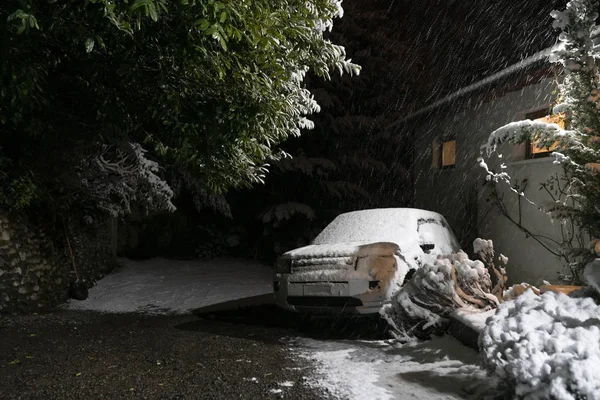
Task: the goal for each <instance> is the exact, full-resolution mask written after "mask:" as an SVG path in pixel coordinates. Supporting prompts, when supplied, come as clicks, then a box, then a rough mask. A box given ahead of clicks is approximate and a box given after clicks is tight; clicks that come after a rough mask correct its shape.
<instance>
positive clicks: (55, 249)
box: [0, 210, 116, 313]
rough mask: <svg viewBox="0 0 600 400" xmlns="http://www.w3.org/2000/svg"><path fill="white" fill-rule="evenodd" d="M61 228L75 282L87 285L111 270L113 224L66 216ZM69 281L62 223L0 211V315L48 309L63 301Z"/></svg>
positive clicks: (69, 272)
mask: <svg viewBox="0 0 600 400" xmlns="http://www.w3.org/2000/svg"><path fill="white" fill-rule="evenodd" d="M67 226H68V229H67V231H68V236H69V241H70V243H71V246H72V248H73V253H74V257H75V263H76V265H77V267H78V271H79V275H80V278H81V279H85V280H86V281H87V282H88V283H89V285H91V284H92V283H93V282H94V281H95V280H96V279H97V278H99V277H101V276H103V275H104V274H106V273H108V272H110V271H111V270H112V269H113V267H114V266H115V262H116V255H115V251H114V248H115V238H116V226H115V223H114V221H111V220H107V221H102V222H98V223H91V224H85V223H84V222H83V221H81V222H79V221H75V220H73V218H72V219H70V220H67ZM74 280H75V275H74V272H73V266H72V263H71V258H70V255H69V252H68V249H67V246H66V239H65V230H64V228H63V226H62V223H61V224H60V225H59V224H56V226H52V225H51V224H49V223H43V222H41V221H38V220H34V219H32V218H30V217H28V216H26V215H23V214H15V213H12V214H9V213H7V212H6V211H3V210H0V313H15V312H17V313H31V312H39V311H47V310H50V309H52V308H54V307H56V306H57V305H59V304H61V303H64V302H65V301H66V300H67V299H68V295H69V285H70V283H71V282H72V281H74Z"/></svg>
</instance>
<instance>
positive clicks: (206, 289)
mask: <svg viewBox="0 0 600 400" xmlns="http://www.w3.org/2000/svg"><path fill="white" fill-rule="evenodd" d="M119 262H120V264H121V265H122V267H121V268H119V269H117V270H116V271H114V272H113V273H112V274H110V275H108V276H106V277H105V278H103V279H101V280H100V281H98V284H97V285H96V286H94V287H93V288H92V289H90V292H89V298H88V299H87V300H84V301H77V300H71V302H70V303H69V304H68V305H67V307H68V308H70V309H76V310H94V311H101V312H116V313H124V312H147V313H154V314H158V313H165V314H167V313H173V314H181V313H186V312H190V311H191V310H194V309H196V308H201V307H206V306H211V305H215V304H220V303H225V302H227V301H232V300H238V299H243V298H248V297H253V296H260V295H265V294H270V293H272V292H273V286H272V285H273V283H272V270H271V269H270V268H269V267H268V266H267V265H264V264H260V263H257V262H255V261H252V260H243V259H213V260H166V259H162V258H155V259H152V260H145V261H133V260H128V259H121V260H119Z"/></svg>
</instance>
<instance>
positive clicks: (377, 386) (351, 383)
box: [296, 336, 496, 400]
mask: <svg viewBox="0 0 600 400" xmlns="http://www.w3.org/2000/svg"><path fill="white" fill-rule="evenodd" d="M296 344H297V345H299V348H298V347H296V349H297V351H299V352H300V355H301V356H303V357H305V358H307V359H309V360H312V361H314V362H316V364H317V367H316V370H315V372H314V374H313V375H312V376H310V377H309V379H308V380H307V384H308V385H309V386H311V387H314V388H317V389H321V390H326V391H327V392H329V394H331V395H333V396H336V397H339V398H345V399H353V400H363V399H364V400H388V399H395V400H408V399H428V400H437V399H440V400H441V399H444V400H449V399H483V398H485V396H486V395H488V394H492V393H493V391H494V387H495V384H496V381H495V380H494V379H490V378H488V377H486V374H485V371H483V370H482V368H481V367H480V366H479V363H480V359H479V356H478V354H477V353H476V352H475V351H474V350H472V349H470V348H467V347H466V346H464V345H462V344H461V343H460V342H458V341H457V340H455V339H454V338H452V337H449V336H445V337H440V338H435V339H433V340H431V341H426V342H416V343H410V344H404V345H399V344H390V343H388V342H386V341H327V342H325V341H317V340H311V339H304V338H299V339H296ZM298 349H299V350H298Z"/></svg>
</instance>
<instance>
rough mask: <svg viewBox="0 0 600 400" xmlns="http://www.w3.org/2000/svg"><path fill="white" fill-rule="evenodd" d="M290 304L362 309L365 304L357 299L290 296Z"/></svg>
mask: <svg viewBox="0 0 600 400" xmlns="http://www.w3.org/2000/svg"><path fill="white" fill-rule="evenodd" d="M287 302H288V304H290V305H292V306H304V307H360V306H362V305H363V302H362V301H361V300H360V299H357V298H356V297H325V296H306V297H300V296H290V297H288V298H287Z"/></svg>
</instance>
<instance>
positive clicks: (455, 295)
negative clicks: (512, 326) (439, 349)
mask: <svg viewBox="0 0 600 400" xmlns="http://www.w3.org/2000/svg"><path fill="white" fill-rule="evenodd" d="M499 301H500V300H499V299H498V297H497V296H495V295H494V294H492V281H491V278H490V274H489V272H488V269H487V268H486V266H485V265H484V264H483V262H481V261H479V260H470V259H469V257H468V256H467V254H466V253H464V252H462V251H459V252H458V253H454V254H450V255H444V256H442V255H440V256H438V258H437V259H436V260H435V261H434V262H433V263H425V264H424V265H423V266H422V267H421V268H419V269H418V270H417V271H416V272H415V274H414V275H413V277H412V278H411V279H410V280H409V281H408V282H407V283H406V284H405V285H404V286H403V287H402V288H401V289H400V290H399V291H398V292H396V294H395V295H394V296H393V298H392V302H391V304H389V305H387V306H385V307H384V308H383V309H382V310H381V315H382V316H383V317H384V318H385V319H386V320H387V321H388V322H389V323H390V325H391V327H392V328H393V332H394V335H395V336H396V338H397V339H400V340H407V339H409V338H412V337H419V338H421V337H427V336H429V334H431V333H434V332H436V331H440V330H443V329H444V327H445V326H446V323H447V322H448V321H447V317H448V315H449V314H450V313H451V312H452V311H454V310H456V309H458V308H464V307H476V308H480V309H483V310H487V309H492V308H495V307H497V305H498V304H499Z"/></svg>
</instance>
